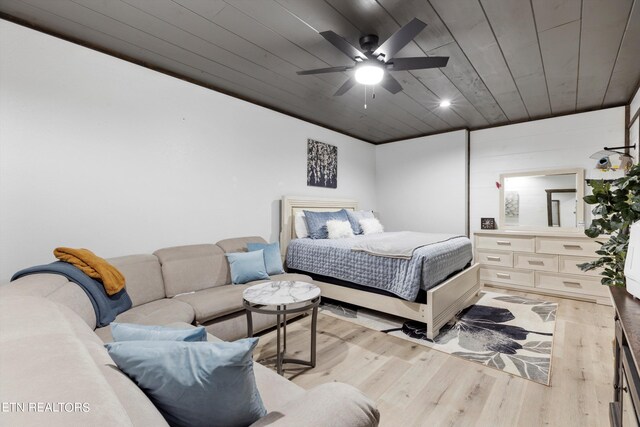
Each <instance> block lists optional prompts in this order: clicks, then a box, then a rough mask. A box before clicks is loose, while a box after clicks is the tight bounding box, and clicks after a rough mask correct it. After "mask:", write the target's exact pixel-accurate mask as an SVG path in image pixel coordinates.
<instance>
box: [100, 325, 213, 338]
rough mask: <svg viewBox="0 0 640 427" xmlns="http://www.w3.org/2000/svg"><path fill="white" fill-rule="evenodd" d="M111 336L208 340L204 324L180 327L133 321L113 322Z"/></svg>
mask: <svg viewBox="0 0 640 427" xmlns="http://www.w3.org/2000/svg"><path fill="white" fill-rule="evenodd" d="M111 336H112V337H113V340H114V341H116V342H118V341H187V342H196V341H206V340H207V331H205V329H204V326H198V327H197V328H188V329H179V328H168V327H166V326H154V325H137V324H133V323H116V322H112V323H111Z"/></svg>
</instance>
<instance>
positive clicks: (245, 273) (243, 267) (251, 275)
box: [225, 250, 269, 284]
mask: <svg viewBox="0 0 640 427" xmlns="http://www.w3.org/2000/svg"><path fill="white" fill-rule="evenodd" d="M225 255H226V256H227V260H228V261H229V266H230V267H231V282H233V283H235V284H238V283H247V282H251V281H253V280H261V279H267V280H269V275H268V274H267V267H266V266H265V264H264V251H263V250H259V251H253V252H236V253H232V254H225Z"/></svg>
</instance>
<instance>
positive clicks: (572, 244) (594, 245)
mask: <svg viewBox="0 0 640 427" xmlns="http://www.w3.org/2000/svg"><path fill="white" fill-rule="evenodd" d="M474 236H475V242H474V248H475V259H476V262H478V263H480V282H481V283H482V284H483V285H486V286H491V287H498V288H507V289H516V290H521V291H524V292H533V293H540V294H546V295H553V296H561V297H566V298H574V299H580V300H587V301H594V302H597V303H600V304H607V305H611V297H610V295H609V290H608V287H607V286H603V285H602V284H601V283H600V271H597V270H596V271H586V272H585V271H582V270H580V268H579V267H578V266H577V264H582V263H585V262H589V261H593V260H595V259H596V258H597V257H598V256H597V255H596V253H595V252H596V250H598V249H599V248H600V244H599V243H598V242H597V241H596V240H597V239H591V238H589V237H587V236H585V235H584V234H583V233H579V232H575V233H574V232H556V233H554V232H549V231H540V232H536V231H515V230H514V231H511V230H482V231H478V232H476V233H475V235H474ZM605 240H606V239H603V240H601V241H605Z"/></svg>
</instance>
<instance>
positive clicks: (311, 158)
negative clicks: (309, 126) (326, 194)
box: [307, 139, 338, 188]
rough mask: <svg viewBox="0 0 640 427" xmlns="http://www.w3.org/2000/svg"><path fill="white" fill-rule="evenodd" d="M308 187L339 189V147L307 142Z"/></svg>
mask: <svg viewBox="0 0 640 427" xmlns="http://www.w3.org/2000/svg"><path fill="white" fill-rule="evenodd" d="M307 185H308V186H312V187H325V188H337V187H338V147H336V146H335V145H330V144H325V143H324V142H320V141H314V140H313V139H308V140H307Z"/></svg>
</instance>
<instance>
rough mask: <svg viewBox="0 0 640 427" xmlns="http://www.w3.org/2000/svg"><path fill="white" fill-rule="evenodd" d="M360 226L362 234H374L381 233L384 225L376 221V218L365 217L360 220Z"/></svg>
mask: <svg viewBox="0 0 640 427" xmlns="http://www.w3.org/2000/svg"><path fill="white" fill-rule="evenodd" d="M360 228H362V234H364V235H367V234H375V233H382V232H383V231H384V227H383V226H382V224H380V221H378V218H365V219H361V220H360Z"/></svg>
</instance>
